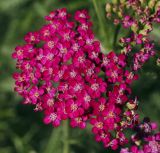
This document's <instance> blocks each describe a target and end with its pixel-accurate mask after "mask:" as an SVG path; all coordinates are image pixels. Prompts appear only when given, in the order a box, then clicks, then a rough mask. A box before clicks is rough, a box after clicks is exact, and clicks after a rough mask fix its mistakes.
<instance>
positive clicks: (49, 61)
mask: <svg viewBox="0 0 160 153" xmlns="http://www.w3.org/2000/svg"><path fill="white" fill-rule="evenodd" d="M45 20H47V21H48V24H46V25H44V26H43V27H42V28H41V29H40V30H38V31H36V32H29V33H28V34H27V35H26V36H25V38H24V39H25V44H24V45H23V46H17V47H16V48H15V52H14V53H13V54H12V57H13V58H14V59H16V60H17V69H18V72H16V73H15V74H14V75H13V77H14V79H15V91H17V92H18V93H19V94H20V95H21V96H22V97H24V99H25V100H24V104H31V105H34V106H35V108H34V110H35V111H42V112H43V113H44V123H45V124H50V123H51V124H52V125H53V126H54V127H58V126H60V124H61V121H62V120H66V119H69V120H70V125H71V126H72V127H80V128H81V129H84V128H86V124H87V123H90V124H91V125H92V126H93V128H92V132H93V133H94V134H95V139H96V141H98V142H99V141H102V142H103V143H104V146H105V147H111V148H112V149H117V148H118V147H119V146H124V145H125V144H127V143H128V139H127V138H126V136H125V133H124V130H125V129H128V128H129V129H134V128H135V127H137V126H138V127H140V126H141V125H142V124H139V123H140V122H139V115H138V114H137V112H136V109H137V106H138V102H137V98H132V96H131V94H132V89H131V84H132V82H133V81H134V80H137V79H138V74H137V70H138V69H139V68H140V67H141V66H142V63H145V62H146V61H147V60H148V59H149V57H150V56H153V55H154V54H155V53H154V51H153V47H154V45H152V44H150V43H149V41H147V39H146V40H145V41H144V40H143V38H144V37H143V35H142V36H141V35H137V37H133V38H121V43H122V44H123V45H124V48H123V49H124V50H125V51H124V52H122V53H120V54H116V53H115V52H113V51H111V52H110V53H108V54H107V55H106V54H103V53H102V52H101V46H100V42H99V41H98V40H95V36H94V33H93V31H92V22H91V21H90V16H89V15H88V13H87V11H85V10H81V11H77V12H76V13H75V16H74V18H73V17H72V16H71V15H70V14H68V13H67V10H66V9H65V8H63V9H58V10H55V11H53V12H51V13H50V14H49V15H48V16H46V17H45ZM131 20H132V19H130V18H128V17H126V18H124V21H123V23H124V22H125V23H124V27H129V26H132V25H133V23H134V22H131ZM130 22H131V23H130ZM135 40H136V43H137V44H141V43H143V42H145V45H144V48H143V51H140V52H138V53H135V54H134V55H133V57H134V58H133V61H130V60H129V59H130V58H131V57H132V56H131V57H130V55H129V54H127V53H128V52H131V46H130V43H131V42H133V41H135ZM145 51H146V52H145ZM131 63H132V64H131ZM146 124H148V125H149V124H151V123H146ZM152 124H153V123H152ZM151 129H152V128H151ZM154 129H155V128H153V130H154ZM157 135H158V134H157ZM157 135H155V136H153V137H152V139H151V138H150V137H148V138H147V139H145V140H146V141H149V142H151V143H152V140H153V139H154V140H156V143H157V144H158V145H159V139H157ZM136 140H137V139H136ZM150 140H151V141H150ZM149 144H150V143H149ZM132 150H133V149H132ZM127 151H128V152H129V149H123V150H122V153H128V152H127ZM134 153H138V152H134ZM148 153H149V152H148ZM157 153H158V152H157Z"/></svg>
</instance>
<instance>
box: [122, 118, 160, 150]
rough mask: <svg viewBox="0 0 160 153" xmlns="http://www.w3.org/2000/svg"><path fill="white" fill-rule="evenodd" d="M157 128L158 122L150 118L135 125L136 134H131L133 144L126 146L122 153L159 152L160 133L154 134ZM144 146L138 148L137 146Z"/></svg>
mask: <svg viewBox="0 0 160 153" xmlns="http://www.w3.org/2000/svg"><path fill="white" fill-rule="evenodd" d="M156 129H157V124H156V123H153V122H150V121H149V119H148V118H145V119H144V121H143V122H142V123H141V124H139V125H137V126H136V127H135V129H134V130H135V131H136V134H134V135H132V136H131V139H132V142H133V144H135V145H133V146H131V148H130V149H129V148H124V149H122V150H121V152H120V153H159V151H160V133H155V134H152V133H153V132H154V131H155V130H156ZM142 143H143V146H142V147H141V148H138V147H137V146H141V144H142Z"/></svg>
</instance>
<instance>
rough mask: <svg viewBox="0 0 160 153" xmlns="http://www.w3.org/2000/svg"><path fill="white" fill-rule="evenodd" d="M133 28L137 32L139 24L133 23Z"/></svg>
mask: <svg viewBox="0 0 160 153" xmlns="http://www.w3.org/2000/svg"><path fill="white" fill-rule="evenodd" d="M131 30H132V31H133V32H134V33H136V32H137V30H138V25H137V24H136V23H133V24H132V26H131Z"/></svg>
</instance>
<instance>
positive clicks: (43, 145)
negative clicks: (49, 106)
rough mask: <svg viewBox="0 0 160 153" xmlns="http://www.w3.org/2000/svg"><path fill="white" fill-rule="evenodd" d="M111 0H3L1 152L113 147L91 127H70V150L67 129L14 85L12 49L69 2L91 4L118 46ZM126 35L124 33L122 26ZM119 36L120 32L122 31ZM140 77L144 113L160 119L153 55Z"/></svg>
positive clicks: (100, 152) (97, 22)
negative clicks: (108, 7) (47, 120)
mask: <svg viewBox="0 0 160 153" xmlns="http://www.w3.org/2000/svg"><path fill="white" fill-rule="evenodd" d="M106 2H107V0H0V153H105V152H108V153H111V151H109V150H105V149H104V148H103V146H102V144H98V143H96V142H95V141H94V138H93V135H92V133H91V132H90V127H88V128H87V129H85V130H83V131H81V130H80V129H69V131H68V135H69V139H70V140H65V141H69V142H70V152H66V151H65V149H64V147H63V144H64V137H65V133H64V131H65V130H66V129H65V128H64V127H63V126H61V127H60V128H57V129H54V128H53V127H52V126H46V125H44V124H43V123H42V114H41V113H34V112H33V109H32V107H31V106H24V105H22V104H21V101H22V99H21V97H20V96H18V95H17V94H16V93H15V92H14V90H13V88H14V81H13V79H12V73H13V72H14V71H15V61H13V60H12V58H11V54H12V52H13V50H14V47H15V46H16V45H18V44H22V43H23V36H24V35H25V34H26V33H27V32H28V31H34V30H37V29H39V28H40V27H41V25H43V24H44V19H43V18H44V16H45V15H47V14H48V13H49V12H50V11H51V10H54V9H56V8H61V7H66V8H67V9H68V11H69V12H70V13H73V12H75V11H76V10H77V9H84V8H85V9H87V10H88V11H89V13H90V15H91V18H92V21H93V24H94V26H93V28H94V32H95V33H96V37H97V38H98V39H99V40H101V42H102V46H103V51H104V52H108V51H109V50H112V49H116V50H115V51H117V52H118V48H117V46H116V45H115V44H116V43H117V41H116V42H115V39H114V36H115V35H116V34H117V33H116V27H115V26H113V23H112V22H111V21H108V20H107V19H106V18H105V3H106ZM159 30H160V28H159V27H158V26H156V27H155V30H154V31H153V32H152V35H151V36H152V37H153V39H154V40H155V41H156V42H157V49H158V50H159V49H160V46H159V42H158V41H159V38H160V32H159ZM119 33H120V35H122V34H124V32H123V30H121V31H120V32H119ZM118 37H119V35H118ZM139 73H140V79H139V81H137V82H135V83H134V85H133V89H134V93H133V94H134V95H137V96H138V98H139V101H140V107H139V112H140V114H141V118H142V117H143V116H149V117H150V118H151V119H152V120H154V121H157V122H158V123H160V68H159V67H158V66H156V60H155V59H152V60H150V61H149V62H148V64H146V65H145V66H144V68H143V69H142V70H141V71H140V72H139Z"/></svg>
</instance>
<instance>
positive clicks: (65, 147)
mask: <svg viewBox="0 0 160 153" xmlns="http://www.w3.org/2000/svg"><path fill="white" fill-rule="evenodd" d="M63 138H64V139H63V153H69V152H70V146H69V145H70V144H69V121H68V120H66V121H64V122H63Z"/></svg>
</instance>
